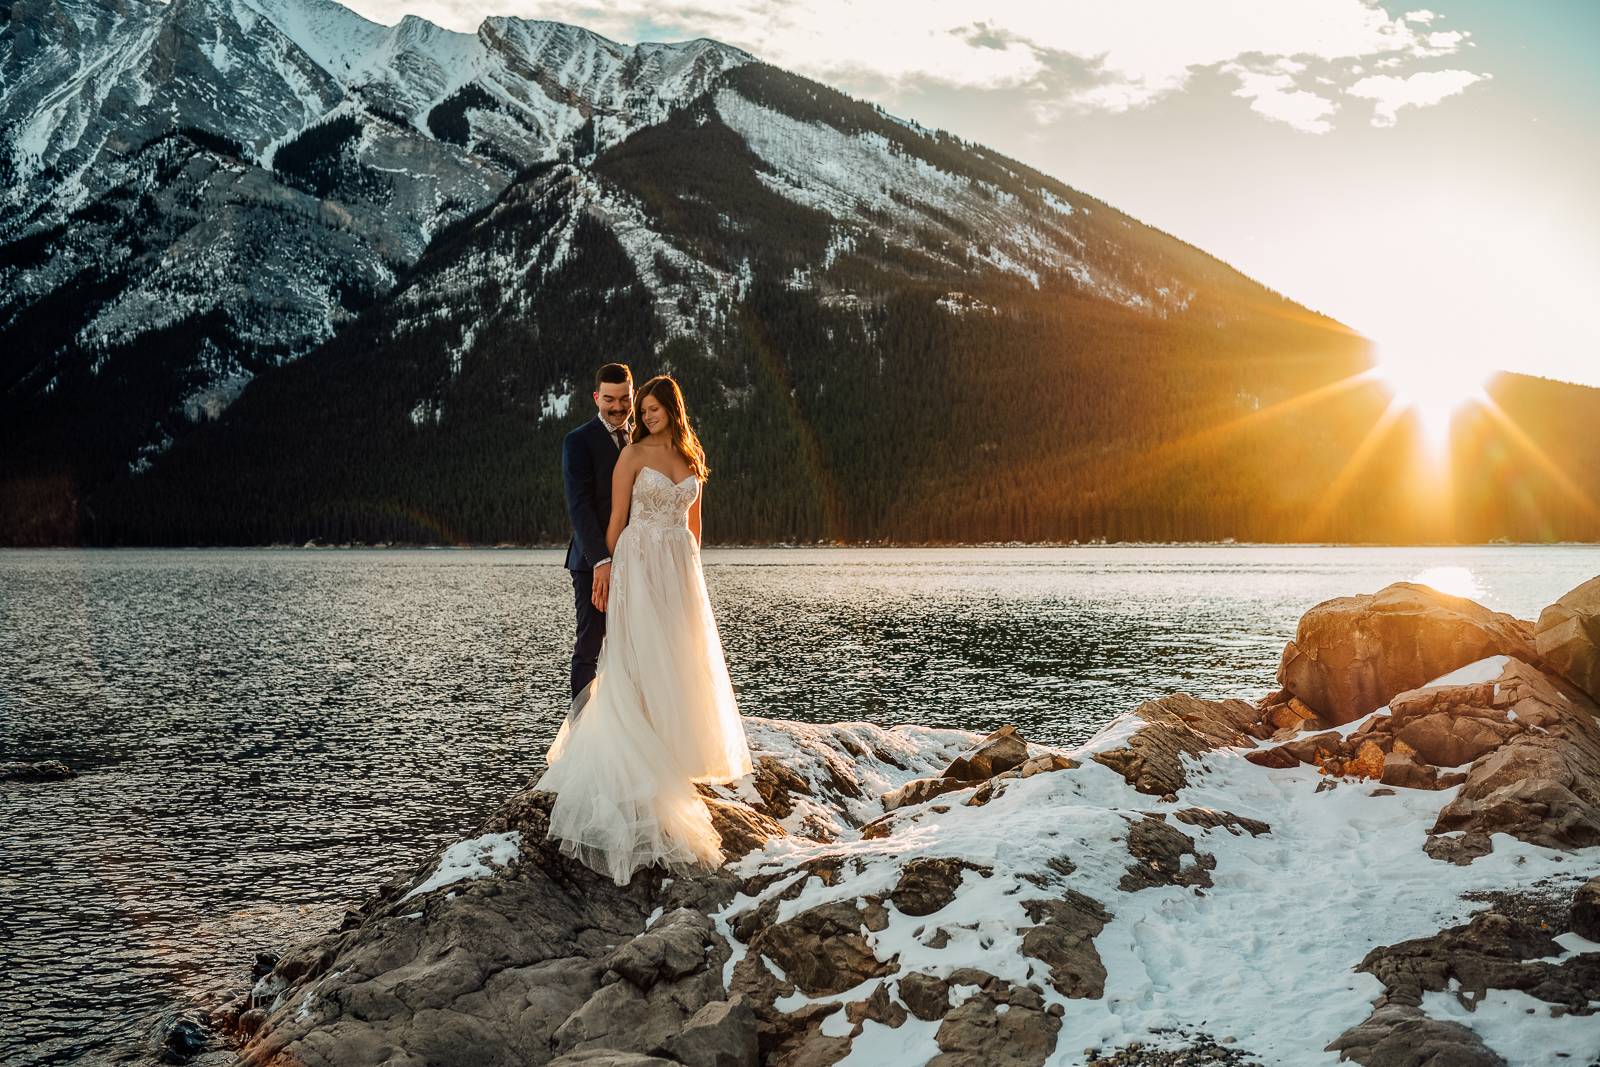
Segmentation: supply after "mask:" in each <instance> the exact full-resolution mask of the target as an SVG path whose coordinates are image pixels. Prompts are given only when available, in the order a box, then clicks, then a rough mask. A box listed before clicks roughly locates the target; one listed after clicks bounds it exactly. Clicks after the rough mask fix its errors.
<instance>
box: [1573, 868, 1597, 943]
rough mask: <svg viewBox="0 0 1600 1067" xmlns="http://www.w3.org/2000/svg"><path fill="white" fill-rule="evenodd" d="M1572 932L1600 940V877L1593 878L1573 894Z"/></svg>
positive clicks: (1591, 939) (1593, 939)
mask: <svg viewBox="0 0 1600 1067" xmlns="http://www.w3.org/2000/svg"><path fill="white" fill-rule="evenodd" d="M1571 921H1572V932H1573V933H1575V934H1577V935H1578V936H1579V937H1586V938H1588V939H1589V940H1590V941H1600V877H1596V878H1591V879H1589V880H1588V881H1587V882H1585V883H1584V884H1583V885H1581V886H1579V887H1578V891H1577V892H1576V893H1574V894H1573V895H1572V912H1571Z"/></svg>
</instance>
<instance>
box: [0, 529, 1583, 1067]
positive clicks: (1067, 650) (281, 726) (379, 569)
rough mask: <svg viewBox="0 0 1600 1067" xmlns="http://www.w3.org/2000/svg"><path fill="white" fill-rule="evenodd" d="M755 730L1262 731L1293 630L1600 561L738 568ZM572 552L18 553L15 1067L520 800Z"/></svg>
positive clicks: (361, 890)
mask: <svg viewBox="0 0 1600 1067" xmlns="http://www.w3.org/2000/svg"><path fill="white" fill-rule="evenodd" d="M706 574H707V581H708V583H709V585H710V587H711V593H712V598H713V600H714V602H715V605H716V609H717V615H718V620H719V622H720V624H721V626H722V629H723V639H724V643H725V645H726V648H727V653H728V661H729V668H730V670H731V672H732V675H733V680H734V685H735V688H736V689H737V691H738V694H739V699H740V703H741V707H742V709H743V710H744V711H745V713H747V714H755V715H769V716H779V717H786V718H797V719H807V720H812V721H837V720H842V719H861V718H865V719H871V720H874V721H876V722H880V723H885V724H890V723H897V722H921V723H930V724H939V725H956V726H964V727H968V728H970V729H973V730H986V729H990V728H992V727H994V726H997V725H999V724H1001V723H1004V722H1016V723H1018V724H1019V725H1020V726H1021V727H1022V729H1023V732H1024V733H1025V734H1026V735H1027V736H1028V737H1031V738H1034V739H1037V740H1041V741H1051V742H1058V743H1068V742H1075V741H1081V740H1083V739H1085V738H1087V737H1088V736H1089V735H1090V734H1092V733H1093V732H1094V731H1095V730H1096V729H1097V728H1098V727H1099V726H1100V725H1101V724H1103V723H1104V722H1105V721H1106V720H1107V719H1108V718H1110V717H1111V716H1112V715H1114V714H1116V713H1117V712H1119V711H1123V710H1126V709H1128V708H1131V707H1133V706H1134V705H1135V704H1137V703H1138V702H1139V701H1140V700H1143V699H1146V698H1149V697H1152V696H1158V695H1161V694H1164V693H1167V692H1171V691H1174V690H1178V689H1185V690H1188V691H1190V692H1194V693H1198V694H1201V695H1208V696H1223V695H1231V696H1246V697H1254V696H1259V695H1260V694H1262V693H1264V692H1265V691H1266V690H1267V689H1269V688H1271V685H1272V675H1273V671H1274V669H1275V668H1276V666H1277V661H1278V655H1279V653H1280V651H1281V650H1282V647H1283V642H1284V640H1285V639H1286V638H1287V637H1288V636H1290V634H1291V633H1292V631H1293V628H1294V623H1295V620H1296V619H1297V618H1298V617H1299V615H1300V614H1301V613H1302V612H1303V611H1304V610H1305V609H1306V608H1308V607H1310V606H1311V605H1312V604H1315V603H1316V602H1318V601H1320V600H1323V599H1326V598H1328V597H1331V596H1339V595H1344V594H1348V593H1355V592H1370V591H1372V590H1374V589H1377V588H1379V587H1380V586H1382V585H1384V584H1387V583H1388V582H1390V581H1395V580H1399V579H1407V578H1416V577H1419V576H1425V577H1426V578H1427V579H1428V580H1431V581H1433V582H1435V583H1436V584H1439V585H1441V586H1442V587H1449V588H1451V591H1455V592H1461V593H1465V594H1468V595H1472V596H1475V597H1476V598H1478V599H1480V600H1482V601H1483V602H1484V603H1486V604H1488V605H1490V606H1491V607H1494V608H1497V609H1500V610H1504V611H1510V612H1512V613H1514V614H1517V615H1520V616H1523V617H1531V616H1533V615H1534V614H1536V613H1537V611H1538V610H1539V609H1540V608H1541V607H1542V606H1543V605H1545V604H1547V603H1549V602H1550V601H1551V600H1553V599H1554V598H1555V597H1557V596H1558V595H1560V594H1561V593H1562V592H1564V591H1565V590H1567V589H1569V588H1571V587H1572V586H1574V585H1576V584H1578V583H1579V582H1580V581H1582V580H1584V579H1587V578H1589V577H1592V576H1594V575H1596V574H1600V550H1597V549H1594V548H1587V547H1554V548H1521V547H1506V548H1484V549H1348V548H1257V547H1232V546H1230V547H1195V548H1148V547H1105V548H1072V549H957V550H843V549H792V550H716V551H709V552H707V553H706ZM571 595H572V594H571V586H570V584H569V582H568V580H567V577H566V574H565V572H564V571H562V570H561V568H560V563H559V555H558V554H557V553H555V552H538V551H533V552H521V551H516V552H513V551H473V552H466V551H449V550H440V551H414V552H412V551H320V552H318V551H303V552H302V551H265V550H264V551H192V550H174V551H149V552H146V551H139V552H132V551H128V552H78V551H71V552H67V551H43V552H0V762H5V761H11V760H30V761H31V760H40V759H52V758H57V759H62V760H65V761H66V762H68V763H69V764H71V765H72V766H73V767H75V768H77V769H78V770H80V771H82V772H83V775H82V777H80V778H78V779H76V780H72V781H68V782H61V783H49V784H40V785H27V786H22V785H9V786H0V825H3V827H4V831H3V836H0V902H3V908H0V1063H3V1064H7V1065H10V1064H30V1065H31V1064H43V1063H57V1062H67V1061H69V1060H72V1059H75V1058H80V1057H85V1056H87V1057H93V1056H95V1055H98V1054H104V1053H106V1052H107V1051H108V1050H110V1049H112V1048H114V1047H118V1046H120V1045H125V1044H126V1043H127V1042H128V1041H129V1040H130V1035H131V1034H132V1033H134V1032H135V1031H136V1029H137V1027H138V1026H140V1025H141V1024H142V1022H143V1021H144V1020H146V1019H147V1018H148V1017H149V1016H150V1015H151V1013H152V1012H155V1011H157V1010H159V1009H161V1008H163V1007H165V1006H169V1005H171V1004H172V1003H174V1002H178V1003H200V1004H207V1003H210V1002H212V1001H214V1000H215V999H216V998H217V997H218V996H219V995H220V994H221V992H223V991H225V990H227V989H229V988H232V987H238V986H240V985H242V984H244V982H245V981H246V974H247V971H248V968H249V964H250V960H251V958H252V956H253V954H254V952H255V951H256V950H257V949H259V948H264V947H271V946H281V945H282V944H284V943H286V942H289V941H292V940H295V939H298V938H300V937H304V936H306V935H308V934H312V933H316V932H320V931H321V930H323V929H326V928H327V927H328V926H329V925H331V924H334V923H336V922H337V920H338V917H339V915H340V913H341V912H342V910H343V909H344V908H345V907H346V906H348V905H351V904H354V903H356V902H357V901H359V900H360V899H361V898H362V897H363V896H365V894H366V893H367V892H368V891H369V890H370V889H371V888H372V887H373V886H375V885H376V884H378V883H379V882H381V881H383V880H384V879H385V878H387V877H389V876H391V875H392V874H394V873H395V872H396V871H397V870H398V869H404V868H409V867H411V866H412V865H414V864H415V863H417V862H418V861H419V860H420V859H421V858H422V857H423V855H424V854H425V853H427V852H428V851H430V850H431V849H433V848H434V847H436V846H437V845H439V844H441V843H443V842H445V841H446V840H449V839H453V838H455V837H457V836H459V835H460V834H462V833H463V832H465V831H467V830H469V829H471V828H472V827H473V826H474V825H475V823H476V822H477V821H478V820H479V819H481V818H482V817H483V816H484V815H485V814H487V812H488V811H489V810H490V809H491V808H492V807H494V806H495V805H496V804H497V803H498V801H499V800H500V799H501V798H503V797H504V796H505V795H506V794H507V793H509V792H510V791H512V790H513V789H515V788H517V787H518V786H520V785H522V784H523V783H524V782H525V781H526V780H527V779H528V778H529V777H530V776H531V775H532V774H534V773H535V770H536V768H537V766H538V764H539V761H540V757H541V756H542V753H543V751H544V748H545V746H546V745H547V744H548V742H549V740H550V738H551V737H552V736H553V735H554V732H555V728H556V726H557V724H558V720H559V716H560V714H561V712H562V710H563V708H564V705H565V699H564V688H565V678H566V656H567V654H568V651H569V645H568V641H569V632H570V627H571V615H572V606H571Z"/></svg>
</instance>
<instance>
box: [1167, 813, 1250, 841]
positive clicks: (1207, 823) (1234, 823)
mask: <svg viewBox="0 0 1600 1067" xmlns="http://www.w3.org/2000/svg"><path fill="white" fill-rule="evenodd" d="M1172 817H1173V818H1174V819H1177V820H1178V821H1179V822H1181V823H1188V824H1189V825H1190V826H1198V827H1200V828H1201V829H1203V830H1212V829H1215V828H1217V827H1219V826H1220V827H1222V828H1223V829H1225V830H1227V831H1228V833H1230V834H1232V835H1233V836H1235V837H1238V836H1239V833H1240V831H1241V830H1246V831H1249V833H1250V836H1251V837H1260V836H1261V835H1262V834H1270V833H1271V832H1272V827H1270V826H1268V825H1267V824H1266V823H1264V822H1262V821H1261V820H1260V819H1248V818H1245V817H1244V816H1243V815H1235V814H1234V813H1233V812H1231V811H1218V810H1217V809H1216V808H1183V809H1181V810H1179V811H1175V812H1173V813H1172Z"/></svg>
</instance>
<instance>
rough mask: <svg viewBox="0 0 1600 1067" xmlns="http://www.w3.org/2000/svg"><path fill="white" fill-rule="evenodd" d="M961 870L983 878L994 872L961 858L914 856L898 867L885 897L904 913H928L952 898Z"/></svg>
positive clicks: (958, 885)
mask: <svg viewBox="0 0 1600 1067" xmlns="http://www.w3.org/2000/svg"><path fill="white" fill-rule="evenodd" d="M962 871H977V872H978V873H980V874H982V875H983V876H984V877H985V878H987V877H989V876H990V875H991V874H993V873H994V871H993V869H992V868H988V867H979V866H977V865H975V864H971V863H967V862H966V861H964V860H955V859H914V860H912V861H910V862H909V863H907V864H906V865H905V866H904V867H903V868H902V869H901V871H900V880H899V881H898V882H897V883H895V887H894V892H892V893H890V894H889V899H890V900H891V901H893V902H894V906H895V908H897V909H898V910H899V911H900V912H901V913H902V914H904V915H932V914H933V913H934V912H936V911H938V910H939V909H941V908H943V907H944V906H945V905H946V904H948V903H950V902H951V901H952V900H954V899H955V896H956V890H957V889H959V888H960V886H961V877H962V873H961V872H962Z"/></svg>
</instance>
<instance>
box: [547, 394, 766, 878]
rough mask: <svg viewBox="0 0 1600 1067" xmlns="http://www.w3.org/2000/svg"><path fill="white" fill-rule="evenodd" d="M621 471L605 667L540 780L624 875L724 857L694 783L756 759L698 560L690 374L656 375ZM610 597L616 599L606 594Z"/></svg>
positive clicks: (559, 814) (565, 838)
mask: <svg viewBox="0 0 1600 1067" xmlns="http://www.w3.org/2000/svg"><path fill="white" fill-rule="evenodd" d="M634 414H635V418H634V427H633V441H632V443H630V444H629V445H628V446H627V447H626V448H624V449H623V450H622V453H621V455H620V456H618V457H617V466H616V471H615V473H614V474H613V475H612V482H611V501H612V504H611V523H610V525H609V527H608V528H607V530H606V546H607V547H608V548H610V549H611V553H612V563H611V584H610V591H609V595H607V594H606V593H605V592H603V591H600V590H596V593H595V607H596V608H598V609H599V610H601V611H604V612H605V613H606V638H605V644H604V645H603V646H602V647H601V650H600V661H599V667H598V670H597V671H596V674H595V678H594V681H592V682H590V683H589V685H588V686H586V687H585V688H584V689H583V690H582V691H581V692H580V693H579V694H578V695H577V696H576V697H575V698H573V701H572V709H571V710H570V711H569V712H568V713H567V719H566V722H564V723H562V724H561V730H560V732H558V733H557V734H556V739H555V742H554V743H553V744H552V745H551V746H550V752H549V754H548V756H547V757H546V759H547V761H548V762H549V764H550V769H549V770H548V771H546V772H545V774H544V776H543V777H541V778H540V779H539V781H538V782H537V783H535V786H534V788H536V789H543V790H547V791H549V792H552V793H555V794H556V800H555V806H554V807H553V808H552V809H551V812H550V832H549V836H550V837H551V838H559V839H560V841H561V845H560V847H561V851H562V852H564V853H566V854H567V855H569V856H575V857H577V858H578V859H580V860H581V861H583V862H584V863H586V864H587V865H589V866H590V867H592V868H594V869H595V870H597V871H599V872H600V873H602V874H607V875H610V876H611V878H612V880H613V881H615V882H616V883H617V884H618V885H626V884H627V882H628V880H629V879H630V878H631V877H632V876H633V872H634V871H636V870H638V869H639V868H641V867H647V866H649V865H651V864H652V863H656V862H661V863H665V864H666V865H668V866H670V867H675V868H677V867H687V866H690V865H693V864H696V863H705V864H711V865H715V864H718V863H721V862H722V851H721V844H722V839H721V837H720V836H719V835H718V833H717V831H716V829H715V828H714V827H713V826H712V825H711V815H710V813H709V812H708V811H707V810H706V806H705V802H704V801H703V800H702V799H701V798H700V794H699V792H698V791H697V790H696V789H695V783H697V782H711V783H723V782H731V781H733V780H734V779H735V778H739V777H742V776H743V775H746V774H748V773H750V749H749V747H748V746H747V745H746V743H745V737H744V727H743V725H742V724H741V723H740V721H739V709H738V707H737V706H736V705H735V703H734V698H733V687H732V686H731V685H730V684H729V682H728V667H727V664H726V662H725V661H724V660H723V656H722V640H721V638H720V637H719V636H718V634H717V624H716V620H714V619H713V618H712V617H711V602H710V600H709V599H708V598H707V596H706V584H705V577H704V576H703V575H702V573H701V571H700V486H701V484H702V483H703V482H704V481H705V479H706V475H707V473H708V469H707V467H706V460H705V451H704V450H703V449H702V448H701V447H700V440H699V438H697V437H696V436H695V432H694V430H693V429H692V428H691V427H690V425H689V418H688V415H687V414H686V413H685V411H684V407H683V393H682V392H680V391H679V389H678V383H677V382H675V381H673V380H672V378H671V377H669V376H667V375H660V376H657V377H655V378H652V379H650V380H649V381H648V382H646V383H645V384H644V386H643V387H642V388H640V390H639V393H638V395H637V397H636V398H635V400H634ZM607 601H609V602H607Z"/></svg>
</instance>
